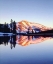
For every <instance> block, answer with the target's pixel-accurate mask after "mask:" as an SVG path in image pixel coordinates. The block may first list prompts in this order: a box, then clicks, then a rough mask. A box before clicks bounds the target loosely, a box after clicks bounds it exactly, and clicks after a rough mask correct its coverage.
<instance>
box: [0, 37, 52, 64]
mask: <svg viewBox="0 0 53 64" xmlns="http://www.w3.org/2000/svg"><path fill="white" fill-rule="evenodd" d="M13 41H14V42H13ZM0 64H53V38H50V37H49V38H48V37H47V38H46V37H32V36H31V37H27V36H16V41H15V38H13V37H6V36H5V37H0Z"/></svg>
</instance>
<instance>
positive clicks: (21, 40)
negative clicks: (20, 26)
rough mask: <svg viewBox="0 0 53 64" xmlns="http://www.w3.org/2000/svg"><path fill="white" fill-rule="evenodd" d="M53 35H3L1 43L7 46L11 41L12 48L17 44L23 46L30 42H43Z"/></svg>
mask: <svg viewBox="0 0 53 64" xmlns="http://www.w3.org/2000/svg"><path fill="white" fill-rule="evenodd" d="M51 38H52V37H41V36H20V35H18V36H16V35H13V36H2V37H0V45H1V44H4V45H5V46H6V45H8V43H10V48H11V49H12V48H13V47H14V48H15V46H16V44H19V45H21V46H27V45H29V44H37V43H41V42H43V41H45V40H47V39H51Z"/></svg>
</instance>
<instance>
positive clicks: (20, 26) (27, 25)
mask: <svg viewBox="0 0 53 64" xmlns="http://www.w3.org/2000/svg"><path fill="white" fill-rule="evenodd" d="M28 29H30V30H32V29H35V30H40V31H46V30H51V29H53V28H49V27H46V26H44V25H41V24H39V23H32V22H28V21H26V20H22V21H20V22H18V23H16V30H17V31H27V30H28Z"/></svg>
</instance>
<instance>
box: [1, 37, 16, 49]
mask: <svg viewBox="0 0 53 64" xmlns="http://www.w3.org/2000/svg"><path fill="white" fill-rule="evenodd" d="M8 43H10V47H11V49H12V48H13V47H14V48H15V46H16V36H2V37H0V45H1V44H4V45H5V46H6V45H8Z"/></svg>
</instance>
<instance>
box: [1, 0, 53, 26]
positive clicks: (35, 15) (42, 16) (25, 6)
mask: <svg viewBox="0 0 53 64" xmlns="http://www.w3.org/2000/svg"><path fill="white" fill-rule="evenodd" d="M11 18H12V19H13V20H15V21H16V22H19V21H21V20H28V21H30V22H36V23H40V24H43V25H45V26H48V27H53V0H0V23H4V22H7V23H10V19H11Z"/></svg>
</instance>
